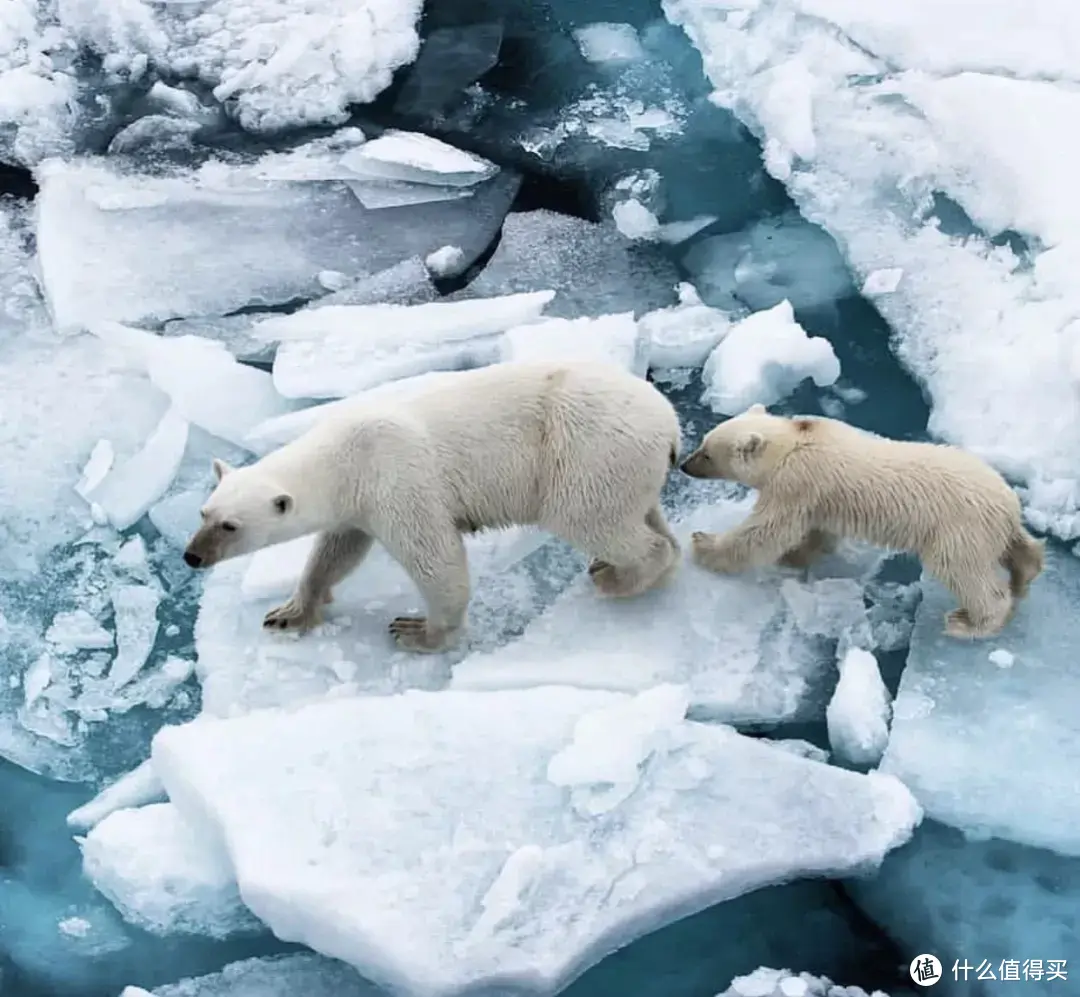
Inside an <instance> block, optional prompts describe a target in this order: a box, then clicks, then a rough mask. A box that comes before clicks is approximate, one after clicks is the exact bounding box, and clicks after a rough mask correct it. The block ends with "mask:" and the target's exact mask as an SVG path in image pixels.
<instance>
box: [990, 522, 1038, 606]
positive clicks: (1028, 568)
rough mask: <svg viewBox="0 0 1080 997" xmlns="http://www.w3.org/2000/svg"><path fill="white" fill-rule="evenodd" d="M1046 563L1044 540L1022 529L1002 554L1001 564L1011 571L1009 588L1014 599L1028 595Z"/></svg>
mask: <svg viewBox="0 0 1080 997" xmlns="http://www.w3.org/2000/svg"><path fill="white" fill-rule="evenodd" d="M1045 563H1046V553H1045V550H1044V544H1043V542H1042V541H1041V540H1036V539H1035V538H1034V537H1033V536H1032V535H1031V534H1030V533H1028V532H1027V531H1026V530H1024V529H1021V530H1020V531H1019V532H1018V533H1017V534H1016V535H1015V536H1014V537H1013V538H1012V540H1010V541H1009V546H1008V547H1006V548H1005V553H1004V554H1002V556H1001V564H1002V566H1003V567H1004V568H1005V569H1006V570H1007V571H1008V572H1009V590H1010V591H1011V592H1012V594H1013V598H1014V599H1022V598H1024V596H1026V595H1027V593H1028V587H1029V586H1030V585H1031V583H1032V582H1033V581H1035V579H1036V578H1038V577H1039V575H1040V574H1042V570H1043V567H1044V565H1045Z"/></svg>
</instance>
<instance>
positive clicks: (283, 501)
mask: <svg viewBox="0 0 1080 997" xmlns="http://www.w3.org/2000/svg"><path fill="white" fill-rule="evenodd" d="M292 507H293V497H292V496H291V495H287V494H286V493H285V492H282V493H281V494H280V495H275V496H274V512H276V513H277V514H278V515H279V516H284V515H285V513H287V512H288V511H289V510H290V509H292Z"/></svg>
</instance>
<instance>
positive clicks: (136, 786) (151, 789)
mask: <svg viewBox="0 0 1080 997" xmlns="http://www.w3.org/2000/svg"><path fill="white" fill-rule="evenodd" d="M164 798H165V787H164V786H162V785H161V780H160V779H159V778H158V777H157V773H156V772H155V771H154V766H153V763H152V762H151V761H150V760H149V759H147V760H146V761H145V762H143V763H142V764H141V765H139V766H137V767H136V768H134V769H132V770H131V771H130V772H126V773H124V775H122V776H120V778H119V779H117V780H116V781H115V782H112V783H110V784H109V785H108V786H106V787H105V788H104V789H103V790H101V792H100V793H98V794H97V796H95V797H94V798H93V799H92V800H90V801H89V802H87V803H84V804H83V805H82V806H81V807H77V808H76V809H75V810H72V811H71V813H69V814H68V816H67V825H68V827H70V828H71V829H72V830H73V831H89V830H90V829H91V828H92V827H94V826H96V825H97V824H100V823H101V822H102V821H103V820H104V819H105V818H106V817H108V816H109V814H111V813H114V812H115V811H117V810H127V809H130V808H134V807H143V806H146V805H147V804H149V803H157V802H160V801H163V800H164Z"/></svg>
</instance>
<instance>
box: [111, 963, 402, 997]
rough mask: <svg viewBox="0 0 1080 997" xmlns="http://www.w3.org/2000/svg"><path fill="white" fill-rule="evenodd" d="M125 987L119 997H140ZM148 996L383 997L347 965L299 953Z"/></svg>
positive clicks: (241, 966) (167, 987)
mask: <svg viewBox="0 0 1080 997" xmlns="http://www.w3.org/2000/svg"><path fill="white" fill-rule="evenodd" d="M147 993H148V991H145V990H141V989H140V988H138V987H128V988H127V989H126V990H124V992H123V993H121V994H120V997H144V995H146V994H147ZM149 993H150V997H385V995H384V994H383V992H382V991H381V990H379V989H378V988H376V987H375V986H373V985H372V984H370V983H368V982H367V981H366V980H364V979H362V978H361V977H360V976H359V974H358V973H357V972H356V970H354V969H353V968H352V967H351V966H346V965H345V964H344V963H341V962H337V961H336V960H334V959H326V958H324V957H323V956H319V955H312V954H311V953H309V952H303V953H300V954H297V955H280V956H269V957H267V958H263V959H244V960H242V961H241V962H234V963H230V964H229V965H228V966H226V967H225V968H224V969H223V970H222V971H221V972H220V973H211V974H210V975H208V976H196V977H193V978H191V979H187V980H181V981H180V982H179V983H169V984H166V985H165V986H161V987H157V988H156V989H155V990H153V991H150V992H149Z"/></svg>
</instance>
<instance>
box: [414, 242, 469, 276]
mask: <svg viewBox="0 0 1080 997" xmlns="http://www.w3.org/2000/svg"><path fill="white" fill-rule="evenodd" d="M464 255H465V254H464V253H463V252H462V250H461V249H460V247H458V246H443V247H442V248H441V249H436V250H435V252H434V253H431V254H430V255H429V256H428V257H427V259H426V260H424V265H425V266H426V267H427V268H428V270H430V271H431V272H432V273H433V274H437V275H438V276H440V277H443V276H445V275H447V274H450V273H453V272H454V271H455V270H456V269H457V267H458V266H459V264H460V263H461V258H462V257H463V256H464Z"/></svg>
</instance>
